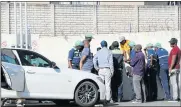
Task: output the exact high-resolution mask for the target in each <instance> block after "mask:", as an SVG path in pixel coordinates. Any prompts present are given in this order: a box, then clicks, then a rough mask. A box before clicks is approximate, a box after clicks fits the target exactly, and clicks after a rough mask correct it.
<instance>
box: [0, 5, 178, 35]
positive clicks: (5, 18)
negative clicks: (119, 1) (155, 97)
mask: <svg viewBox="0 0 181 107" xmlns="http://www.w3.org/2000/svg"><path fill="white" fill-rule="evenodd" d="M19 9H20V8H19V5H18V4H17V10H16V11H17V12H16V13H17V31H19V28H20V20H19V19H20V18H19V13H20V11H19ZM180 11H181V10H179V8H178V7H174V6H143V5H140V6H137V5H136V6H134V5H98V6H93V5H83V4H81V5H70V4H69V5H68V4H67V5H61V4H58V3H57V4H48V3H46V2H45V3H41V4H35V3H31V4H28V5H27V20H28V26H27V27H28V29H29V31H30V33H31V34H39V35H40V36H65V37H66V36H80V35H81V34H85V33H95V34H117V33H123V32H138V31H139V32H150V31H151V32H152V31H153V32H154V31H177V30H178V27H179V26H180V25H181V24H180V22H181V14H180V13H181V12H180ZM1 14H2V16H1V23H2V24H1V33H6V34H14V31H15V30H14V23H15V20H14V4H13V2H10V3H7V2H5V3H2V4H1ZM22 16H23V18H22V19H23V29H24V28H25V20H24V18H25V17H24V4H23V7H22ZM23 32H24V30H23Z"/></svg>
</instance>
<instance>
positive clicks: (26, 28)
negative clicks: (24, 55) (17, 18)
mask: <svg viewBox="0 0 181 107" xmlns="http://www.w3.org/2000/svg"><path fill="white" fill-rule="evenodd" d="M27 23H28V22H27V3H26V2H25V38H26V49H28V24H27Z"/></svg>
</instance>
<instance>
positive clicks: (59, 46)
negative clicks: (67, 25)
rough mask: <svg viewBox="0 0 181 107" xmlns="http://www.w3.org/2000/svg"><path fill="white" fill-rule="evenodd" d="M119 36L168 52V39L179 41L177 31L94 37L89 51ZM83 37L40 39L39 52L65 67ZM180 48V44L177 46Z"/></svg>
mask: <svg viewBox="0 0 181 107" xmlns="http://www.w3.org/2000/svg"><path fill="white" fill-rule="evenodd" d="M119 36H125V37H126V39H128V40H131V41H135V42H136V43H137V44H141V45H143V47H145V46H146V44H147V43H153V44H155V43H156V42H160V43H161V44H162V46H163V47H164V48H166V49H167V50H168V51H170V50H171V48H170V46H169V43H168V41H169V40H170V38H172V37H175V38H177V39H178V41H180V35H179V32H178V31H175V32H150V33H148V32H143V33H122V34H116V35H108V34H107V35H94V38H95V39H93V40H92V42H91V50H92V52H93V53H94V54H95V53H96V48H97V47H100V42H101V41H102V40H106V41H107V42H108V45H111V43H112V42H113V41H115V40H117V41H119V39H118V37H119ZM83 39H84V36H78V37H72V36H71V37H68V39H67V40H65V39H64V38H63V37H40V40H39V48H38V49H39V50H38V51H39V52H40V53H42V54H43V55H45V56H47V57H48V58H50V59H51V60H53V61H55V62H57V63H58V64H63V65H67V57H68V51H69V50H70V49H71V48H72V47H73V45H74V43H75V41H76V40H83ZM178 45H179V46H180V42H179V44H178Z"/></svg>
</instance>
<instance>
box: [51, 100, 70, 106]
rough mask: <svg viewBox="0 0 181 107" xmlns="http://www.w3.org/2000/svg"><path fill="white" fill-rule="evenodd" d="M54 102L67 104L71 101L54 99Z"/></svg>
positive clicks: (61, 104)
mask: <svg viewBox="0 0 181 107" xmlns="http://www.w3.org/2000/svg"><path fill="white" fill-rule="evenodd" d="M53 102H54V103H55V104H56V105H58V106H66V105H69V103H70V101H68V100H54V101H53Z"/></svg>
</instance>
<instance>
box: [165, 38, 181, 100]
mask: <svg viewBox="0 0 181 107" xmlns="http://www.w3.org/2000/svg"><path fill="white" fill-rule="evenodd" d="M169 42H170V46H171V48H172V50H171V51H170V55H169V58H168V67H169V75H170V85H171V94H172V98H173V101H179V100H180V96H179V93H181V90H180V84H181V83H180V60H181V50H180V48H179V47H178V46H177V42H178V40H177V39H176V38H171V40H170V41H169Z"/></svg>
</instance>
